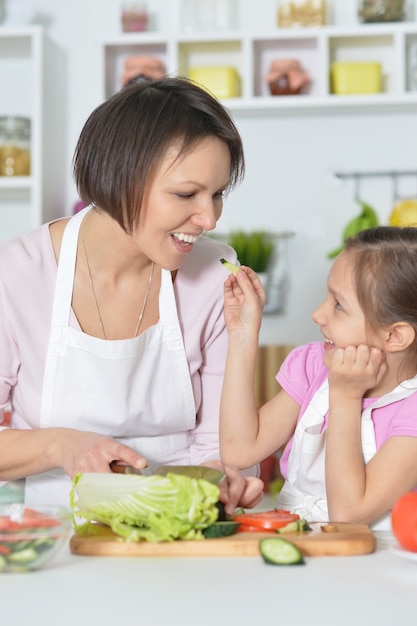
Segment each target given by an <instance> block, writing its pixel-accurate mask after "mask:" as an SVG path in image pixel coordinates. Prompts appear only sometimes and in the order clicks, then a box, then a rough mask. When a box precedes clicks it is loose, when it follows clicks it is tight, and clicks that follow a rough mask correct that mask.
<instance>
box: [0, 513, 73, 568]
mask: <svg viewBox="0 0 417 626" xmlns="http://www.w3.org/2000/svg"><path fill="white" fill-rule="evenodd" d="M70 528H71V517H70V513H69V511H68V510H67V509H63V508H59V507H52V506H51V507H47V506H43V507H37V508H36V509H32V508H28V507H26V506H25V505H24V504H22V503H17V502H14V503H11V504H1V505H0V573H1V572H28V571H32V570H37V569H40V568H41V567H43V566H44V565H45V563H47V562H48V561H49V560H50V559H51V558H52V557H53V555H54V554H55V553H56V552H57V550H58V549H59V548H60V546H61V545H62V543H63V542H64V540H65V539H66V537H67V535H68V532H69V529H70Z"/></svg>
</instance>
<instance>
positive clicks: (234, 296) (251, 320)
mask: <svg viewBox="0 0 417 626" xmlns="http://www.w3.org/2000/svg"><path fill="white" fill-rule="evenodd" d="M265 300H266V297H265V291H264V288H263V287H262V283H261V281H260V280H259V277H258V275H257V274H256V272H254V271H253V270H252V269H251V268H250V267H246V266H242V267H241V268H240V270H239V272H238V273H237V274H236V275H235V276H234V275H230V276H229V278H228V279H227V280H226V282H225V283H224V318H225V322H226V326H227V330H228V331H229V332H233V331H236V330H243V329H244V328H245V327H249V328H251V327H253V326H255V327H256V328H259V326H260V324H261V320H262V311H263V308H264V306H265Z"/></svg>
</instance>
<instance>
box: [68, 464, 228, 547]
mask: <svg viewBox="0 0 417 626" xmlns="http://www.w3.org/2000/svg"><path fill="white" fill-rule="evenodd" d="M219 493H220V490H219V488H218V487H217V486H216V485H214V484H212V483H210V482H208V481H207V480H204V479H195V478H189V477H188V476H184V475H180V474H168V475H167V476H158V475H153V476H139V475H134V474H99V473H79V474H77V475H76V476H75V477H74V479H73V481H72V489H71V495H70V505H71V509H72V513H73V520H74V528H75V531H76V533H78V534H88V533H94V532H96V531H97V528H98V526H97V523H100V524H105V525H106V526H109V527H110V528H111V529H112V531H113V532H114V533H115V534H116V535H118V536H119V537H121V538H123V539H124V540H125V541H174V540H175V539H204V535H203V533H202V531H203V530H204V529H205V528H207V526H210V525H211V524H213V523H214V522H215V521H216V520H217V516H218V508H217V506H216V503H217V502H218V500H219Z"/></svg>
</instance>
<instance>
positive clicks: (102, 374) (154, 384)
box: [25, 207, 196, 506]
mask: <svg viewBox="0 0 417 626" xmlns="http://www.w3.org/2000/svg"><path fill="white" fill-rule="evenodd" d="M88 210H89V207H88V208H86V209H84V210H83V211H80V212H79V213H77V214H76V215H75V216H74V217H73V218H72V219H71V220H70V221H69V223H68V224H67V227H66V228H65V232H64V236H63V239H62V245H61V253H60V259H59V265H58V270H57V281H56V288H55V296H54V303H53V312H52V323H51V332H50V339H49V346H48V351H47V357H46V365H45V373H44V382H43V390H42V402H41V416H40V426H41V428H48V427H57V426H62V427H66V428H75V429H79V430H84V431H93V432H97V433H101V434H104V435H109V436H111V437H114V438H115V439H117V440H118V441H120V442H122V443H124V444H126V445H128V446H130V447H132V448H134V449H135V450H136V451H137V452H138V453H140V454H141V455H143V456H144V457H145V458H146V459H147V461H148V463H149V465H151V464H160V463H166V464H175V463H189V445H190V443H191V441H190V440H191V435H190V433H189V431H190V430H191V429H192V428H194V427H195V420H196V409H195V402H194V395H193V390H192V384H191V378H190V373H189V368H188V362H187V357H186V354H185V349H184V344H183V338H182V334H181V329H180V325H179V321H178V315H177V308H176V302H175V294H174V288H173V284H172V278H171V272H169V271H168V270H162V274H161V289H160V294H159V312H160V320H159V322H158V323H157V324H156V325H154V326H152V327H150V328H148V329H146V330H145V331H144V332H143V333H142V334H141V335H139V336H138V337H135V338H133V339H123V340H115V341H106V340H104V339H100V338H96V337H92V336H90V335H87V334H85V333H83V332H81V331H80V330H78V329H76V328H71V327H70V326H69V320H70V315H71V311H72V309H71V300H72V292H73V284H74V270H75V261H76V254H77V241H78V233H79V229H80V225H81V222H82V219H83V218H84V216H85V214H86V212H87V211H88ZM69 490H70V479H69V478H68V476H67V475H66V474H65V473H64V472H63V471H62V470H54V471H50V472H45V473H43V474H37V475H35V476H30V477H28V478H27V480H26V491H25V502H26V503H27V504H28V505H30V504H36V503H37V504H40V503H56V504H60V505H64V506H68V504H69V498H68V494H69Z"/></svg>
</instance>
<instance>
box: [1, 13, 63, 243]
mask: <svg viewBox="0 0 417 626" xmlns="http://www.w3.org/2000/svg"><path fill="white" fill-rule="evenodd" d="M50 52H51V51H50V50H48V49H47V42H46V40H45V35H44V31H43V28H42V27H41V26H37V25H34V26H27V27H19V28H12V27H7V26H4V27H0V85H1V98H0V115H16V116H23V117H27V118H29V119H30V122H31V139H30V153H31V174H30V176H10V177H7V176H0V241H4V240H6V239H9V238H11V237H14V236H16V235H18V234H20V233H22V232H24V231H26V230H30V229H32V228H35V227H37V226H39V225H40V224H42V223H43V222H45V221H47V220H49V219H52V213H53V210H50V209H51V207H50V205H48V202H45V197H46V196H47V195H50V194H51V190H53V189H54V187H55V186H56V185H57V184H59V177H58V178H57V179H55V178H54V176H51V170H49V168H47V167H46V163H45V152H46V149H45V144H46V141H47V140H48V138H50V135H51V133H52V134H53V133H54V122H53V120H52V119H51V115H50V112H48V113H47V112H46V110H45V100H46V99H45V98H44V88H45V81H46V79H48V80H49V78H50V76H49V74H50V72H49V70H48V71H46V67H45V64H46V62H48V63H49V62H50V61H48V59H46V57H47V56H48V57H49V56H52V57H53V55H50ZM47 74H48V76H47ZM51 106H52V105H51ZM47 125H48V131H47V132H46V128H45V127H46V126H47ZM57 148H58V144H56V154H54V155H53V157H51V159H52V158H53V160H54V161H55V162H57V163H60V155H59V150H58V149H57ZM57 167H58V166H57ZM46 170H48V171H46ZM47 174H48V178H49V185H50V189H49V190H48V192H47V193H45V184H44V178H45V177H46V175H47Z"/></svg>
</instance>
